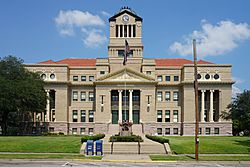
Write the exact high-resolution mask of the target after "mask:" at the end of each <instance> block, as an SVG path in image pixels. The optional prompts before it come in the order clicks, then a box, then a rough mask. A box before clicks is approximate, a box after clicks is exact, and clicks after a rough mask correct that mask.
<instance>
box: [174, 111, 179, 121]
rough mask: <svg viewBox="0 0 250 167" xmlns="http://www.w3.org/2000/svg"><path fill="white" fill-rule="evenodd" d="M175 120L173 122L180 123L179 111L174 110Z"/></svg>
mask: <svg viewBox="0 0 250 167" xmlns="http://www.w3.org/2000/svg"><path fill="white" fill-rule="evenodd" d="M173 113H174V118H173V122H178V110H174V111H173Z"/></svg>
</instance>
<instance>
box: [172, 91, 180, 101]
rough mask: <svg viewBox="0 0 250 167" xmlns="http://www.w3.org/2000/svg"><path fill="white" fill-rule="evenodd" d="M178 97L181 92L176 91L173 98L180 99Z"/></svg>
mask: <svg viewBox="0 0 250 167" xmlns="http://www.w3.org/2000/svg"><path fill="white" fill-rule="evenodd" d="M178 99H179V92H174V97H173V100H174V101H178Z"/></svg>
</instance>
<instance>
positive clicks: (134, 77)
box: [95, 68, 156, 83]
mask: <svg viewBox="0 0 250 167" xmlns="http://www.w3.org/2000/svg"><path fill="white" fill-rule="evenodd" d="M104 82H108V83H121V82H122V83H123V82H126V83H156V81H155V79H154V78H152V77H149V76H147V75H145V74H143V73H139V72H136V71H134V70H131V69H129V68H124V69H122V70H119V71H116V72H113V73H110V74H107V75H105V76H103V77H100V78H97V80H96V82H95V83H104Z"/></svg>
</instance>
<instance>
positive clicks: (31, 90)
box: [0, 56, 46, 135]
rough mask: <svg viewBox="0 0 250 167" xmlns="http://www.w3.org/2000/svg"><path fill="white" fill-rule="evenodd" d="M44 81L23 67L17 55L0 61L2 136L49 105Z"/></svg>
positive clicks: (0, 119)
mask: <svg viewBox="0 0 250 167" xmlns="http://www.w3.org/2000/svg"><path fill="white" fill-rule="evenodd" d="M43 87H44V82H43V80H42V79H41V78H40V76H39V74H37V73H34V72H31V71H28V70H27V69H25V68H24V65H23V60H21V59H18V58H16V57H14V56H8V57H4V58H2V59H0V121H1V128H2V133H3V135H7V134H8V129H11V127H18V126H19V123H20V122H23V121H30V118H31V113H33V112H43V111H44V109H45V106H46V93H45V92H44V89H43Z"/></svg>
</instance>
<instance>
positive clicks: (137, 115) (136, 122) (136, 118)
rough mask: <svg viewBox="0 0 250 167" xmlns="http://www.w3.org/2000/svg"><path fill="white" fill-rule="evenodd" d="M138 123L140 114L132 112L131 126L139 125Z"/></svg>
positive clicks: (136, 111) (135, 111)
mask: <svg viewBox="0 0 250 167" xmlns="http://www.w3.org/2000/svg"><path fill="white" fill-rule="evenodd" d="M139 123H140V112H139V110H134V111H133V124H139Z"/></svg>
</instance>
